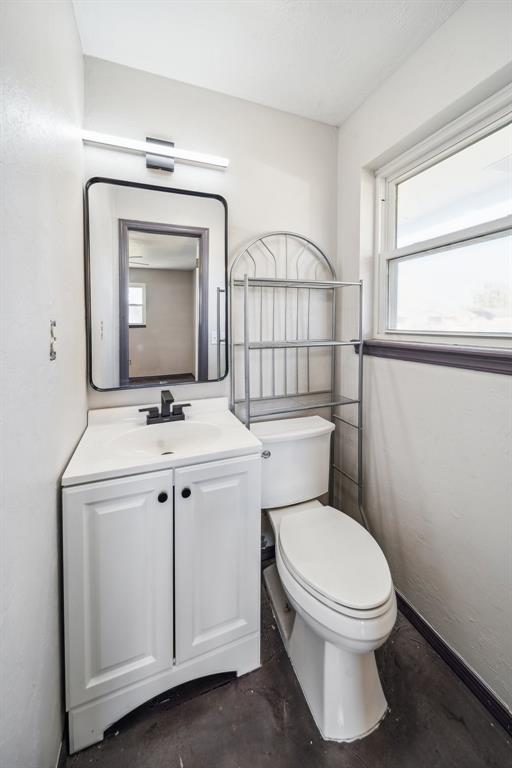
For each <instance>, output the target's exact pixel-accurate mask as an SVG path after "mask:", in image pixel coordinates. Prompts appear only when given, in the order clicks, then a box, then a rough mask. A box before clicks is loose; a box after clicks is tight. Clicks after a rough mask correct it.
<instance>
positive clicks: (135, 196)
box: [87, 179, 227, 389]
mask: <svg viewBox="0 0 512 768" xmlns="http://www.w3.org/2000/svg"><path fill="white" fill-rule="evenodd" d="M226 210H227V208H226V203H225V201H224V199H223V198H221V197H220V196H217V195H206V194H203V193H190V192H185V191H183V190H176V189H167V188H165V187H149V188H148V186H147V185H143V184H135V183H132V182H122V181H116V180H108V179H91V181H90V182H88V184H87V239H88V249H87V251H88V253H87V257H88V258H87V261H88V292H89V294H88V334H89V370H90V378H91V383H92V385H93V386H94V387H95V388H97V389H119V388H127V387H145V386H153V387H154V386H161V385H164V384H173V383H174V384H176V383H186V382H189V383H193V382H199V381H217V380H219V379H222V378H224V376H225V375H226V373H227V362H226V344H225V338H226V318H227V312H226V302H227V291H226V288H227V285H226V279H227V278H226V253H227V244H226Z"/></svg>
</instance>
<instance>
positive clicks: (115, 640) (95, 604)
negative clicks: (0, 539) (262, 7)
mask: <svg viewBox="0 0 512 768" xmlns="http://www.w3.org/2000/svg"><path fill="white" fill-rule="evenodd" d="M162 494H163V495H162ZM159 495H160V500H159ZM63 515H64V526H63V530H64V595H65V596H64V605H65V609H64V610H65V632H66V679H67V703H68V708H70V707H75V706H77V705H78V704H81V703H83V702H86V701H89V700H90V699H94V698H96V697H97V696H101V695H103V694H106V693H109V692H111V691H113V690H116V689H118V688H120V687H121V686H123V685H128V684H130V683H133V682H135V681H137V680H140V679H142V678H145V677H148V676H149V675H152V674H154V673H155V672H159V671H160V670H162V669H165V668H167V667H169V666H171V665H172V663H173V647H172V646H173V604H172V594H173V566H172V552H173V523H172V472H171V471H164V472H154V473H151V474H145V475H137V476H133V477H129V478H122V479H117V480H109V481H106V482H100V483H91V484H89V485H82V486H78V487H76V488H66V489H64V491H63Z"/></svg>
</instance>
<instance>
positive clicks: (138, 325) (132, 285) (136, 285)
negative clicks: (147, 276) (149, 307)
mask: <svg viewBox="0 0 512 768" xmlns="http://www.w3.org/2000/svg"><path fill="white" fill-rule="evenodd" d="M128 287H129V288H142V323H130V307H131V306H134V307H140V306H141V305H140V304H130V302H129V301H128V326H129V327H130V328H142V327H143V326H145V325H146V283H128Z"/></svg>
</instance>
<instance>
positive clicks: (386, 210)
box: [375, 86, 512, 346]
mask: <svg viewBox="0 0 512 768" xmlns="http://www.w3.org/2000/svg"><path fill="white" fill-rule="evenodd" d="M510 122H512V86H507V87H506V88H504V89H502V90H501V91H499V92H498V93H497V94H495V95H494V96H492V97H491V98H489V99H487V100H486V101H484V102H483V103H482V104H480V105H478V106H477V107H475V108H474V109H472V110H470V111H469V112H467V113H466V114H464V115H462V116H461V117H460V118H458V119H457V120H454V121H453V122H451V123H449V124H448V125H447V126H445V127H444V128H442V129H441V130H440V131H437V132H436V133H435V134H433V135H432V136H431V137H429V138H428V139H426V140H425V141H422V142H421V143H419V144H417V145H416V146H415V147H413V148H412V149H410V150H409V151H407V152H405V153H404V154H402V155H400V156H399V157H397V158H396V159H395V160H393V161H392V162H390V163H388V164H387V165H385V166H383V167H382V168H380V169H379V170H377V171H376V172H375V181H376V195H375V202H376V210H375V254H376V258H375V317H376V327H375V337H376V338H380V339H386V338H387V339H388V340H391V339H392V340H393V341H400V340H402V341H411V340H413V339H414V337H416V339H417V340H418V341H424V342H425V341H432V340H433V341H436V340H437V341H438V342H439V338H438V337H443V339H442V340H443V341H444V342H450V341H453V343H454V344H460V343H461V338H462V339H465V341H464V342H462V343H466V344H471V345H475V346H476V345H479V346H480V345H482V346H490V345H491V344H492V345H494V346H496V341H493V340H496V339H502V340H503V341H502V342H501V343H500V344H499V345H500V346H509V344H508V343H507V342H506V340H509V341H510V340H512V334H509V333H501V334H497V333H478V334H475V333H474V332H473V333H471V332H468V333H463V332H459V333H454V332H453V331H404V330H396V329H393V328H390V327H389V304H388V301H389V292H388V271H389V262H390V260H391V259H395V258H398V257H400V256H409V255H412V254H425V255H426V254H427V253H429V252H432V251H434V250H436V249H439V248H444V249H446V248H448V247H454V246H457V244H460V243H463V242H466V241H471V240H474V239H476V238H490V237H494V236H496V234H497V233H499V232H503V231H505V230H507V229H511V228H512V216H504V217H503V218H500V219H495V220H494V221H489V222H485V223H483V224H478V225H476V226H474V227H467V228H465V229H461V230H457V231H455V232H450V233H448V234H446V235H441V236H439V237H434V238H431V239H429V240H423V241H421V242H418V243H412V244H410V245H406V246H403V247H402V248H396V247H395V238H396V235H395V232H396V201H397V188H398V185H399V184H400V183H402V182H403V181H406V180H407V179H409V178H411V177H412V176H416V175H417V174H418V173H420V172H421V171H424V170H425V169H427V168H429V167H431V166H432V165H436V164H437V163H439V162H440V161H441V160H444V159H446V158H447V157H450V156H451V155H454V154H456V153H457V152H459V151H460V150H462V149H464V148H465V147H468V146H470V145H471V144H474V143H475V142H477V141H479V140H480V139H483V138H484V137H485V136H488V135H489V134H491V133H494V131H496V130H498V129H499V128H502V127H504V126H505V125H507V124H508V123H510ZM411 337H412V338H411Z"/></svg>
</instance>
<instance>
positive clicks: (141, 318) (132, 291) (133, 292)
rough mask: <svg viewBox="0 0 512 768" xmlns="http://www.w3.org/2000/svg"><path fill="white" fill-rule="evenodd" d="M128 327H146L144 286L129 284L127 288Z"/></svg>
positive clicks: (141, 284)
mask: <svg viewBox="0 0 512 768" xmlns="http://www.w3.org/2000/svg"><path fill="white" fill-rule="evenodd" d="M128 325H129V326H130V327H132V326H134V327H137V326H139V327H140V326H145V325H146V285H145V284H144V283H130V285H129V287H128Z"/></svg>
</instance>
